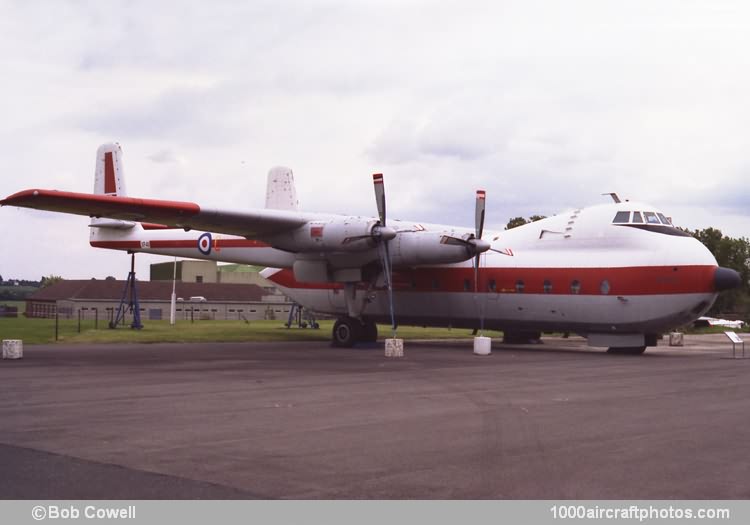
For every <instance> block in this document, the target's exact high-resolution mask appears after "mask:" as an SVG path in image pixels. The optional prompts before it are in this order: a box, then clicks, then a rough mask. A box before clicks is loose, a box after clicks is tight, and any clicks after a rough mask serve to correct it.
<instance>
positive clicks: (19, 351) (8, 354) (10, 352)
mask: <svg viewBox="0 0 750 525" xmlns="http://www.w3.org/2000/svg"><path fill="white" fill-rule="evenodd" d="M22 357H23V341H22V340H20V339H3V359H21V358H22Z"/></svg>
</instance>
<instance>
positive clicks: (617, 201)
mask: <svg viewBox="0 0 750 525" xmlns="http://www.w3.org/2000/svg"><path fill="white" fill-rule="evenodd" d="M602 195H609V196H610V197H612V200H613V201H615V202H616V203H618V204H619V203H620V202H622V201H621V200H620V197H618V196H617V194H616V193H602Z"/></svg>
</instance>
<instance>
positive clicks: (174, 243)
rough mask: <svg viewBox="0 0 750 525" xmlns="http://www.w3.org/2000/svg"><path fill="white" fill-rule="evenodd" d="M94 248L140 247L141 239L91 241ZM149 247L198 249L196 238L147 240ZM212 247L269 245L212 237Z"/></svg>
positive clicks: (266, 245)
mask: <svg viewBox="0 0 750 525" xmlns="http://www.w3.org/2000/svg"><path fill="white" fill-rule="evenodd" d="M90 244H91V246H93V247H94V248H109V249H111V250H132V249H140V248H142V246H141V241H91V243H90ZM148 244H149V247H150V248H153V249H159V248H195V249H196V250H197V249H198V239H192V240H191V239H184V240H168V239H165V240H153V241H149V243H148ZM213 248H214V249H218V250H221V249H223V248H269V245H268V244H266V243H264V242H262V241H253V240H247V239H214V242H213Z"/></svg>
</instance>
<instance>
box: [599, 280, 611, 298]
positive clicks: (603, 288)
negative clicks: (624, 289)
mask: <svg viewBox="0 0 750 525" xmlns="http://www.w3.org/2000/svg"><path fill="white" fill-rule="evenodd" d="M599 291H601V292H602V295H607V294H609V281H608V280H606V279H604V280H603V281H602V284H601V286H600V287H599Z"/></svg>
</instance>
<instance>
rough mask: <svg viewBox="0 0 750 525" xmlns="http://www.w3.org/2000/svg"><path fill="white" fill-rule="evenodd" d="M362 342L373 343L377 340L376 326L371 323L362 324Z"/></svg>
mask: <svg viewBox="0 0 750 525" xmlns="http://www.w3.org/2000/svg"><path fill="white" fill-rule="evenodd" d="M361 337H362V342H363V343H375V342H377V340H378V325H376V324H375V322H373V321H365V322H364V323H362V336H361Z"/></svg>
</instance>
